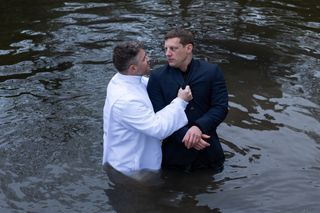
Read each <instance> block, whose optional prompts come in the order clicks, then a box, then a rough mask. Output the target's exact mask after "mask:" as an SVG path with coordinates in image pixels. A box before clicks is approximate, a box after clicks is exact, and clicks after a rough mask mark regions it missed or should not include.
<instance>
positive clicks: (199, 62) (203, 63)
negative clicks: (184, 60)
mask: <svg viewBox="0 0 320 213" xmlns="http://www.w3.org/2000/svg"><path fill="white" fill-rule="evenodd" d="M195 64H196V65H198V66H199V67H200V68H203V69H210V70H219V66H218V64H214V63H209V62H207V61H204V60H195Z"/></svg>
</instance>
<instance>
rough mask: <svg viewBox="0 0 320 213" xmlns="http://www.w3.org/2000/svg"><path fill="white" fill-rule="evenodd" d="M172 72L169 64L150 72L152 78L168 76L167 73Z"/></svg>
mask: <svg viewBox="0 0 320 213" xmlns="http://www.w3.org/2000/svg"><path fill="white" fill-rule="evenodd" d="M169 70H170V66H169V65H168V64H166V65H163V66H161V67H158V68H156V69H154V70H152V71H151V72H150V77H161V76H163V75H166V73H167V72H168V71H169Z"/></svg>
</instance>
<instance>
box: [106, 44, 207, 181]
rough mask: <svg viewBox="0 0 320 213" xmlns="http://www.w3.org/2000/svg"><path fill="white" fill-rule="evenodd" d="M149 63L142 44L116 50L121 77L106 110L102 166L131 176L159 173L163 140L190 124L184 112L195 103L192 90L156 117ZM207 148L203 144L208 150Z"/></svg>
mask: <svg viewBox="0 0 320 213" xmlns="http://www.w3.org/2000/svg"><path fill="white" fill-rule="evenodd" d="M148 61H149V59H148V56H147V55H146V53H145V51H144V47H143V44H142V43H140V42H136V41H129V42H123V43H120V44H118V45H117V46H116V47H115V48H114V50H113V64H114V66H115V67H116V68H117V70H118V73H117V74H115V75H114V76H113V77H112V79H111V80H110V82H109V84H108V87H107V96H106V101H105V105H104V110H103V120H104V124H103V128H104V135H103V139H104V143H103V165H108V166H111V167H113V168H114V169H116V170H117V171H119V172H121V173H123V174H125V175H128V176H131V175H133V174H134V173H135V172H137V171H140V170H151V171H157V170H159V169H160V165H161V160H162V152H161V140H162V139H164V138H166V137H167V136H169V135H171V134H172V133H173V132H175V131H176V130H178V129H179V128H181V127H183V126H185V125H186V124H187V122H188V120H187V117H186V114H185V112H184V110H185V108H186V106H187V104H188V101H190V100H191V99H192V94H191V90H190V87H189V86H187V87H186V88H185V89H182V88H180V89H179V91H177V92H178V95H177V96H178V97H177V98H175V99H174V100H173V101H172V102H171V103H170V104H169V105H167V106H166V107H165V108H164V109H162V110H160V111H159V112H157V113H154V110H153V107H152V104H151V102H150V99H149V97H148V93H147V90H146V84H147V80H148V79H147V78H145V77H143V76H144V75H146V74H148V72H149V70H150V68H149V63H148ZM207 145H208V144H203V146H204V147H205V146H207Z"/></svg>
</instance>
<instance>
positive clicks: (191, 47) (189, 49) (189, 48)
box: [187, 44, 193, 52]
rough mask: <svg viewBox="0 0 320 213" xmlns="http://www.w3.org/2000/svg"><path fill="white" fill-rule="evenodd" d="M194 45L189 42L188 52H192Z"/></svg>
mask: <svg viewBox="0 0 320 213" xmlns="http://www.w3.org/2000/svg"><path fill="white" fill-rule="evenodd" d="M192 49H193V45H192V44H187V50H188V52H192Z"/></svg>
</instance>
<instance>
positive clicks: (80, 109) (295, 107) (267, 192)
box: [0, 0, 320, 212]
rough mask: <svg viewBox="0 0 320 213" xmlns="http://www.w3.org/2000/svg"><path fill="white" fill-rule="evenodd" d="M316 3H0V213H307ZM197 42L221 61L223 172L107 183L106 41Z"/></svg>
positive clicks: (315, 193) (317, 111) (152, 51)
mask: <svg viewBox="0 0 320 213" xmlns="http://www.w3.org/2000/svg"><path fill="white" fill-rule="evenodd" d="M319 9H320V4H319V3H318V1H315V0H307V1H293V0H285V1H246V0H237V1H212V2H208V1H203V0H200V1H189V0H179V1H178V0H175V1H162V0H155V1H141V0H136V1H130V2H128V1H107V2H105V1H101V0H96V1H90V2H88V1H82V0H81V1H73V0H72V1H68V2H64V1H59V0H58V1H57V0H48V1H45V2H43V1H38V0H36V1H32V2H31V1H25V0H13V1H4V2H2V3H1V4H0V18H1V20H2V21H1V23H0V29H1V31H0V136H1V137H0V165H1V166H0V210H1V212H28V211H29V212H77V211H78V212H83V211H84V209H85V211H86V212H115V211H116V212H128V211H130V212H142V211H145V212H185V211H187V212H260V211H262V212H274V211H281V212H316V210H317V209H318V207H319V204H318V201H319V198H320V197H319V194H320V182H319V178H318V177H319V175H320V166H319V163H320V157H319V156H320V135H319V132H320V107H319V105H320V95H319V94H320V90H319V88H320V68H319V67H320V44H319V39H320V15H319V12H318V11H319ZM176 25H183V26H185V27H187V28H189V29H191V30H193V31H194V32H195V33H196V40H197V43H196V49H195V51H196V54H195V57H197V58H201V59H205V60H208V61H210V62H216V63H219V64H220V66H221V67H222V69H223V71H224V73H225V77H226V80H227V85H228V89H229V93H230V94H229V99H230V102H229V104H230V113H229V114H228V117H227V119H226V121H225V122H224V123H223V124H222V125H221V126H220V127H219V129H218V131H219V133H220V136H221V140H222V144H223V148H224V150H225V155H226V159H227V160H226V163H225V168H224V171H223V172H222V173H219V174H213V173H210V171H200V172H198V173H194V174H184V173H179V172H172V171H163V172H162V173H161V178H160V180H159V184H156V185H152V186H149V185H147V184H145V183H139V184H136V183H134V182H132V181H130V180H125V181H119V180H117V181H115V180H114V179H113V177H112V176H111V175H108V174H106V173H105V172H104V171H103V169H102V167H101V165H100V163H101V154H102V107H103V104H104V98H105V89H106V85H107V82H108V80H109V79H110V78H111V76H112V75H113V74H114V73H115V70H114V68H113V66H112V63H111V50H112V47H113V45H114V44H115V42H118V41H121V40H124V39H138V40H141V41H143V42H144V43H145V44H146V47H147V50H148V53H149V55H150V57H151V58H152V63H153V66H154V67H157V66H159V65H161V64H163V63H165V58H164V53H163V48H162V46H163V36H164V34H165V32H166V31H167V30H168V29H170V28H171V27H174V26H176Z"/></svg>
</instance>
